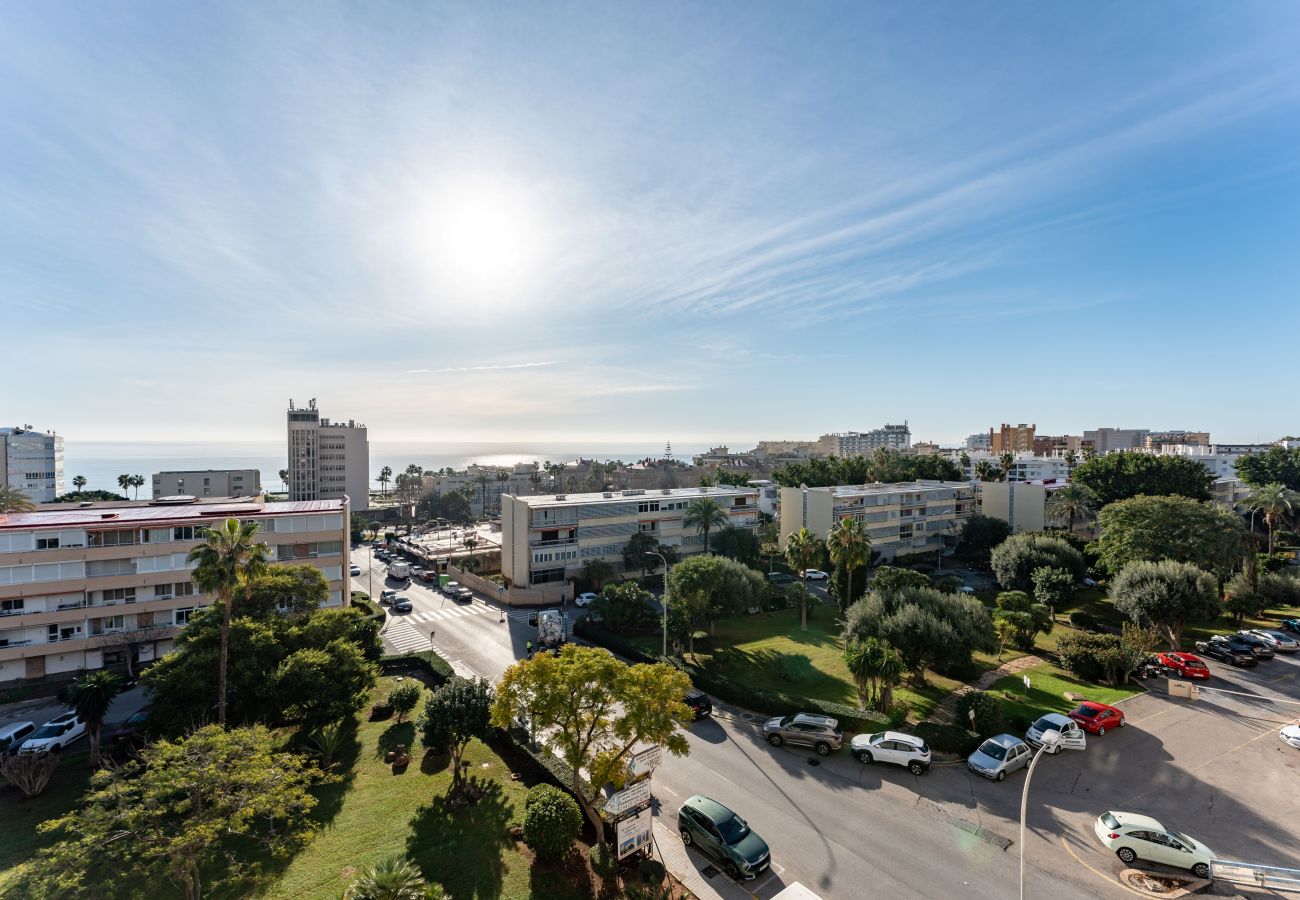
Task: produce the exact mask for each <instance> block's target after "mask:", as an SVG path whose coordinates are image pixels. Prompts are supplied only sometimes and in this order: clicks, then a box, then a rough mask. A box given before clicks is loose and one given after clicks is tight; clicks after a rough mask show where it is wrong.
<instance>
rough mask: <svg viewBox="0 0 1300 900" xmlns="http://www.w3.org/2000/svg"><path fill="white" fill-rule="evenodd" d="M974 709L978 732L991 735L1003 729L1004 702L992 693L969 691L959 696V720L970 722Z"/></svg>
mask: <svg viewBox="0 0 1300 900" xmlns="http://www.w3.org/2000/svg"><path fill="white" fill-rule="evenodd" d="M972 710H974V712H975V731H976V732H978V733H979V734H983V735H990V734H997V733H998V732H1000V731H1002V704H1001V703H1000V702H999V701H998V699H997V698H996V697H994V696H993V695H992V694H987V693H985V692H984V691H969V692H967V693H965V694H962V695H961V696H960V697H958V698H957V721H959V722H961V723H963V724H964V723H966V722H969V721H970V714H971V711H972Z"/></svg>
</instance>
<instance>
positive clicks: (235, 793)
mask: <svg viewBox="0 0 1300 900" xmlns="http://www.w3.org/2000/svg"><path fill="white" fill-rule="evenodd" d="M279 743H280V742H279V739H278V738H277V737H275V736H274V735H272V734H271V732H269V731H267V730H266V729H265V728H262V727H260V726H259V727H253V728H234V729H231V730H229V731H227V730H225V729H224V728H222V727H220V726H218V725H208V726H206V727H204V728H200V729H199V730H198V731H195V732H193V733H192V734H189V735H187V736H186V737H184V738H181V739H179V740H176V741H159V742H158V743H156V744H150V745H148V746H146V747H145V748H144V749H143V750H142V751H141V753H140V757H139V759H133V760H130V761H128V762H127V763H126V764H124V765H122V766H119V767H115V768H112V769H105V770H102V771H100V772H98V773H97V774H96V775H94V776H93V777H92V779H91V786H90V790H89V791H88V792H87V793H86V795H85V797H84V798H82V800H81V802H80V803H78V804H76V805H75V806H74V807H73V809H72V810H71V811H70V812H67V813H65V814H63V815H62V816H59V817H58V818H55V819H52V820H50V821H48V822H44V823H42V824H41V825H40V826H39V829H40V830H41V831H44V832H49V833H51V834H53V835H54V836H55V837H56V840H55V842H54V843H53V844H52V845H51V846H49V847H48V848H46V849H45V850H43V851H41V853H40V854H39V855H38V856H37V858H36V862H35V865H34V867H33V868H34V871H33V872H32V873H31V874H32V878H33V880H34V882H35V883H36V885H39V886H40V887H41V888H43V889H44V890H45V891H47V892H48V893H49V894H51V895H53V896H60V897H72V896H87V897H89V896H106V895H108V896H112V895H116V894H121V895H123V896H125V895H127V894H128V893H135V892H136V891H137V890H138V889H139V888H140V886H141V885H142V884H145V883H147V882H148V881H149V880H150V879H155V880H161V879H167V880H170V881H172V882H174V883H176V884H179V885H180V886H181V887H182V888H183V889H184V891H185V896H186V898H187V900H199V897H200V896H201V894H202V891H203V890H204V889H207V890H208V891H209V892H218V893H220V892H221V891H222V890H223V889H226V890H228V891H229V892H230V893H232V894H237V893H243V891H239V890H235V889H234V886H235V885H237V884H238V883H239V880H240V879H241V878H242V877H245V876H247V875H249V874H250V873H251V872H253V871H254V870H255V869H256V867H257V866H258V864H259V862H260V861H264V860H265V859H268V858H269V859H284V858H286V856H287V855H288V853H289V852H290V851H292V850H293V849H294V848H296V847H297V846H299V845H300V844H301V843H302V840H303V838H304V836H305V835H307V834H309V833H310V832H311V831H312V829H313V826H312V824H311V821H310V818H309V816H308V813H310V812H311V810H312V808H313V807H314V806H315V805H316V798H315V797H314V796H312V793H311V791H310V790H309V788H310V787H311V786H312V784H313V782H314V781H317V780H321V778H322V776H320V775H319V773H318V772H316V771H315V770H314V769H312V768H311V766H310V763H309V762H308V761H307V760H306V759H305V758H304V757H301V756H298V755H296V754H293V753H282V752H279V750H278V749H277V748H278V746H279ZM106 892H107V893H106ZM33 893H35V891H33Z"/></svg>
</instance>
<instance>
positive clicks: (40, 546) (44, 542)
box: [36, 537, 59, 550]
mask: <svg viewBox="0 0 1300 900" xmlns="http://www.w3.org/2000/svg"><path fill="white" fill-rule="evenodd" d="M36 549H37V550H57V549H59V539H58V538H56V537H52V538H37V539H36Z"/></svg>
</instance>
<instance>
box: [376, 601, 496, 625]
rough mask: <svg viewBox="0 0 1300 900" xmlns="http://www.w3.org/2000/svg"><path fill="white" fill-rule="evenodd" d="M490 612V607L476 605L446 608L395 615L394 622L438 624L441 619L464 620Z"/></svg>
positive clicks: (393, 615)
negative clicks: (467, 617) (466, 617)
mask: <svg viewBox="0 0 1300 900" xmlns="http://www.w3.org/2000/svg"><path fill="white" fill-rule="evenodd" d="M490 612H492V610H491V609H489V608H488V607H486V606H483V605H481V604H478V603H474V604H472V605H470V606H444V607H443V608H442V609H431V610H428V611H427V612H413V613H393V614H392V620H393V621H395V622H437V621H439V620H441V619H463V618H464V617H465V616H481V615H483V614H484V613H490Z"/></svg>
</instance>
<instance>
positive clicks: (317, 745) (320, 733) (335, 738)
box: [304, 722, 351, 769]
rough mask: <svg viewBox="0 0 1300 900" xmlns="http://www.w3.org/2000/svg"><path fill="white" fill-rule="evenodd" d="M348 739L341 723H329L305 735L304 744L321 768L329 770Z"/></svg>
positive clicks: (348, 735) (347, 733)
mask: <svg viewBox="0 0 1300 900" xmlns="http://www.w3.org/2000/svg"><path fill="white" fill-rule="evenodd" d="M349 737H351V735H350V734H349V732H348V731H347V730H345V729H344V727H343V723H342V722H331V723H330V724H328V725H324V726H322V727H320V728H317V729H316V730H315V731H313V732H311V734H309V735H307V737H306V739H305V741H304V743H305V744H306V746H307V751H308V752H309V753H310V754H311V755H312V756H315V757H316V758H318V759H319V760H320V764H321V768H324V769H329V768H330V767H332V766H333V765H334V760H335V758H337V757H338V755H339V754H340V753H341V752H343V748H344V747H346V746H347V744H348V738H349Z"/></svg>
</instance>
